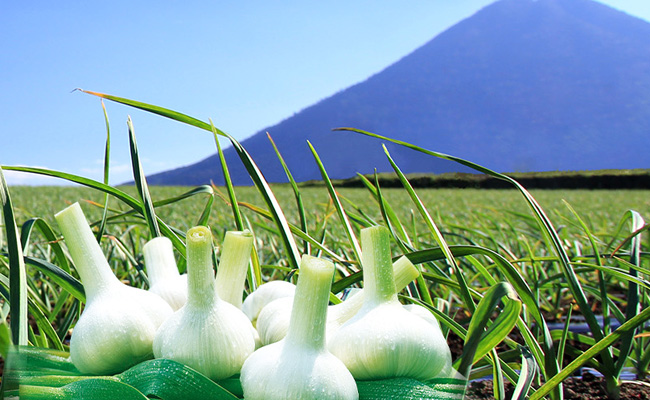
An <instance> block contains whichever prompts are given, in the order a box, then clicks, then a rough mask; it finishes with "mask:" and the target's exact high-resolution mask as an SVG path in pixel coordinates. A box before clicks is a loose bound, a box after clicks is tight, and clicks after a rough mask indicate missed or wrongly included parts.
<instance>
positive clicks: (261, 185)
mask: <svg viewBox="0 0 650 400" xmlns="http://www.w3.org/2000/svg"><path fill="white" fill-rule="evenodd" d="M79 90H80V91H82V92H84V93H87V94H91V95H93V96H98V97H101V98H104V99H107V100H111V101H115V102H117V103H121V104H124V105H128V106H131V107H135V108H139V109H141V110H144V111H147V112H151V113H154V114H158V115H161V116H164V117H167V118H169V119H172V120H175V121H178V122H182V123H185V124H188V125H192V126H195V127H197V128H201V129H203V130H206V131H208V132H212V131H213V127H212V126H211V125H210V124H208V123H205V122H203V121H200V120H198V119H196V118H194V117H190V116H188V115H186V114H182V113H179V112H176V111H172V110H170V109H167V108H164V107H159V106H154V105H151V104H147V103H142V102H139V101H134V100H129V99H125V98H123V97H117V96H112V95H108V94H105V93H98V92H92V91H88V90H83V89H79ZM214 131H215V132H216V133H217V134H219V135H221V136H224V137H227V138H228V139H229V140H230V142H231V143H232V145H233V149H234V150H235V151H236V152H237V155H238V156H239V158H240V159H241V161H242V162H243V164H244V166H245V167H246V170H247V171H248V174H249V176H250V177H251V179H252V180H253V183H254V184H255V187H256V188H257V189H258V191H259V192H260V194H261V195H262V198H263V199H264V201H265V202H266V204H267V206H268V207H269V210H270V211H271V214H272V215H273V219H274V221H275V223H276V224H277V225H278V229H279V231H280V235H281V238H282V242H283V244H284V246H285V250H286V252H287V254H286V256H287V259H288V263H289V265H291V266H292V267H293V268H296V269H297V268H298V266H299V265H300V252H299V251H298V248H297V246H296V243H295V240H294V238H293V236H292V235H291V231H290V229H289V227H288V223H287V220H286V218H285V216H284V214H283V213H282V209H281V208H280V206H279V204H278V201H277V199H276V198H275V195H274V194H273V191H272V190H271V188H270V186H269V184H268V182H267V181H266V179H265V178H264V176H263V175H262V172H261V171H260V169H259V167H258V166H257V164H255V162H254V161H253V158H252V157H251V156H250V154H248V152H247V151H246V149H244V147H243V146H242V145H241V144H240V143H239V142H238V141H237V140H235V138H233V137H232V136H230V135H229V134H227V133H225V132H223V131H222V130H220V129H216V128H215V129H214ZM183 254H185V253H184V252H183Z"/></svg>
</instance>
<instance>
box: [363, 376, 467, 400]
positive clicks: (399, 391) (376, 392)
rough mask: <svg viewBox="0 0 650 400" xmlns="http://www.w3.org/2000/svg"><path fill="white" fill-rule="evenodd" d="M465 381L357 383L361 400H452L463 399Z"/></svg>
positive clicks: (406, 379)
mask: <svg viewBox="0 0 650 400" xmlns="http://www.w3.org/2000/svg"><path fill="white" fill-rule="evenodd" d="M465 384H466V381H465V380H464V379H454V378H449V379H443V378H440V379H434V380H432V381H430V382H428V384H425V383H423V382H420V381H418V380H415V379H410V378H394V379H384V380H380V381H357V389H358V390H359V400H395V399H400V400H416V399H422V400H447V399H449V400H452V399H459V400H460V399H462V398H463V395H464V393H465Z"/></svg>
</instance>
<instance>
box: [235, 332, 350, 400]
mask: <svg viewBox="0 0 650 400" xmlns="http://www.w3.org/2000/svg"><path fill="white" fill-rule="evenodd" d="M278 382H281V384H278ZM241 383H242V388H243V389H244V398H245V399H246V400H286V399H302V400H357V399H358V398H359V393H358V391H357V385H356V382H355V381H354V378H353V377H352V375H351V374H350V372H349V371H348V370H347V369H346V368H345V365H343V363H342V362H341V360H339V359H338V358H336V357H334V356H333V355H332V354H331V353H329V352H328V351H313V350H312V349H308V350H307V349H304V348H303V349H299V348H296V347H295V346H291V345H289V343H287V342H286V340H284V339H283V340H281V341H279V342H276V343H273V344H270V345H268V346H265V347H262V348H260V349H258V350H256V351H255V353H253V355H251V356H250V357H249V358H248V360H246V362H245V363H244V366H243V367H242V371H241Z"/></svg>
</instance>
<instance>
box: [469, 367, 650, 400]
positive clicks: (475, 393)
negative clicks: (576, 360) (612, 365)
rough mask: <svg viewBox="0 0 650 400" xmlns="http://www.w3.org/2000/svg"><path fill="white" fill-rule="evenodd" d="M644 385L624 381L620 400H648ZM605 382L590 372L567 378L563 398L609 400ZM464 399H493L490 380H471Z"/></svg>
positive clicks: (647, 388) (649, 383)
mask: <svg viewBox="0 0 650 400" xmlns="http://www.w3.org/2000/svg"><path fill="white" fill-rule="evenodd" d="M645 383H646V384H645V385H644V384H641V383H634V382H624V383H623V384H622V385H621V397H620V398H621V400H623V399H640V400H650V379H647V380H646V381H645ZM604 384H605V382H604V379H603V378H601V377H597V376H594V375H592V374H590V373H588V372H587V373H584V374H583V375H582V377H576V378H569V379H566V380H565V381H564V382H563V385H564V398H565V399H580V400H609V399H610V397H608V396H607V393H606V392H605V389H604V388H605V385H604ZM512 390H513V387H512V386H511V385H506V396H505V398H506V399H509V398H510V397H511V395H512ZM465 399H466V400H482V399H494V392H493V390H492V381H490V380H481V381H474V382H471V383H470V385H469V387H468V389H467V393H466V394H465Z"/></svg>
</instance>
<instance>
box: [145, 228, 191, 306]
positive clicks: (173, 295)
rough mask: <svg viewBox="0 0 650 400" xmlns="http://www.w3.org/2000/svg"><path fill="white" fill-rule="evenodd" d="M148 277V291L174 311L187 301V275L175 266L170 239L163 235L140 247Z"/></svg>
mask: <svg viewBox="0 0 650 400" xmlns="http://www.w3.org/2000/svg"><path fill="white" fill-rule="evenodd" d="M142 254H143V255H144V263H145V266H146V267H147V276H148V278H149V291H150V292H153V293H155V294H157V295H158V296H160V297H162V298H163V299H164V300H165V301H166V302H167V304H169V305H170V306H171V307H172V309H173V310H174V311H176V310H178V309H179V308H181V307H182V306H183V305H184V304H185V302H186V301H187V275H186V274H183V275H181V274H180V273H179V272H178V267H177V266H176V259H175V258H174V250H173V245H172V242H171V240H169V238H166V237H164V236H160V237H156V238H153V239H151V240H150V241H148V242H147V243H146V244H145V245H144V246H143V247H142Z"/></svg>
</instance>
